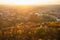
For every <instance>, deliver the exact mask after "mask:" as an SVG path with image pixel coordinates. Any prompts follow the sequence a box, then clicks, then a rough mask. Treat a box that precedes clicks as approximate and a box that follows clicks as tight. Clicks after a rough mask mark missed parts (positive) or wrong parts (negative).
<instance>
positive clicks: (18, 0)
mask: <svg viewBox="0 0 60 40" xmlns="http://www.w3.org/2000/svg"><path fill="white" fill-rule="evenodd" d="M0 4H28V5H29V4H31V5H32V4H37V5H38V4H60V0H0Z"/></svg>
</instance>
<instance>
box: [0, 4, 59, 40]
mask: <svg viewBox="0 0 60 40" xmlns="http://www.w3.org/2000/svg"><path fill="white" fill-rule="evenodd" d="M59 39H60V5H44V6H43V5H42V6H17V5H14V6H9V5H0V40H59Z"/></svg>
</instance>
